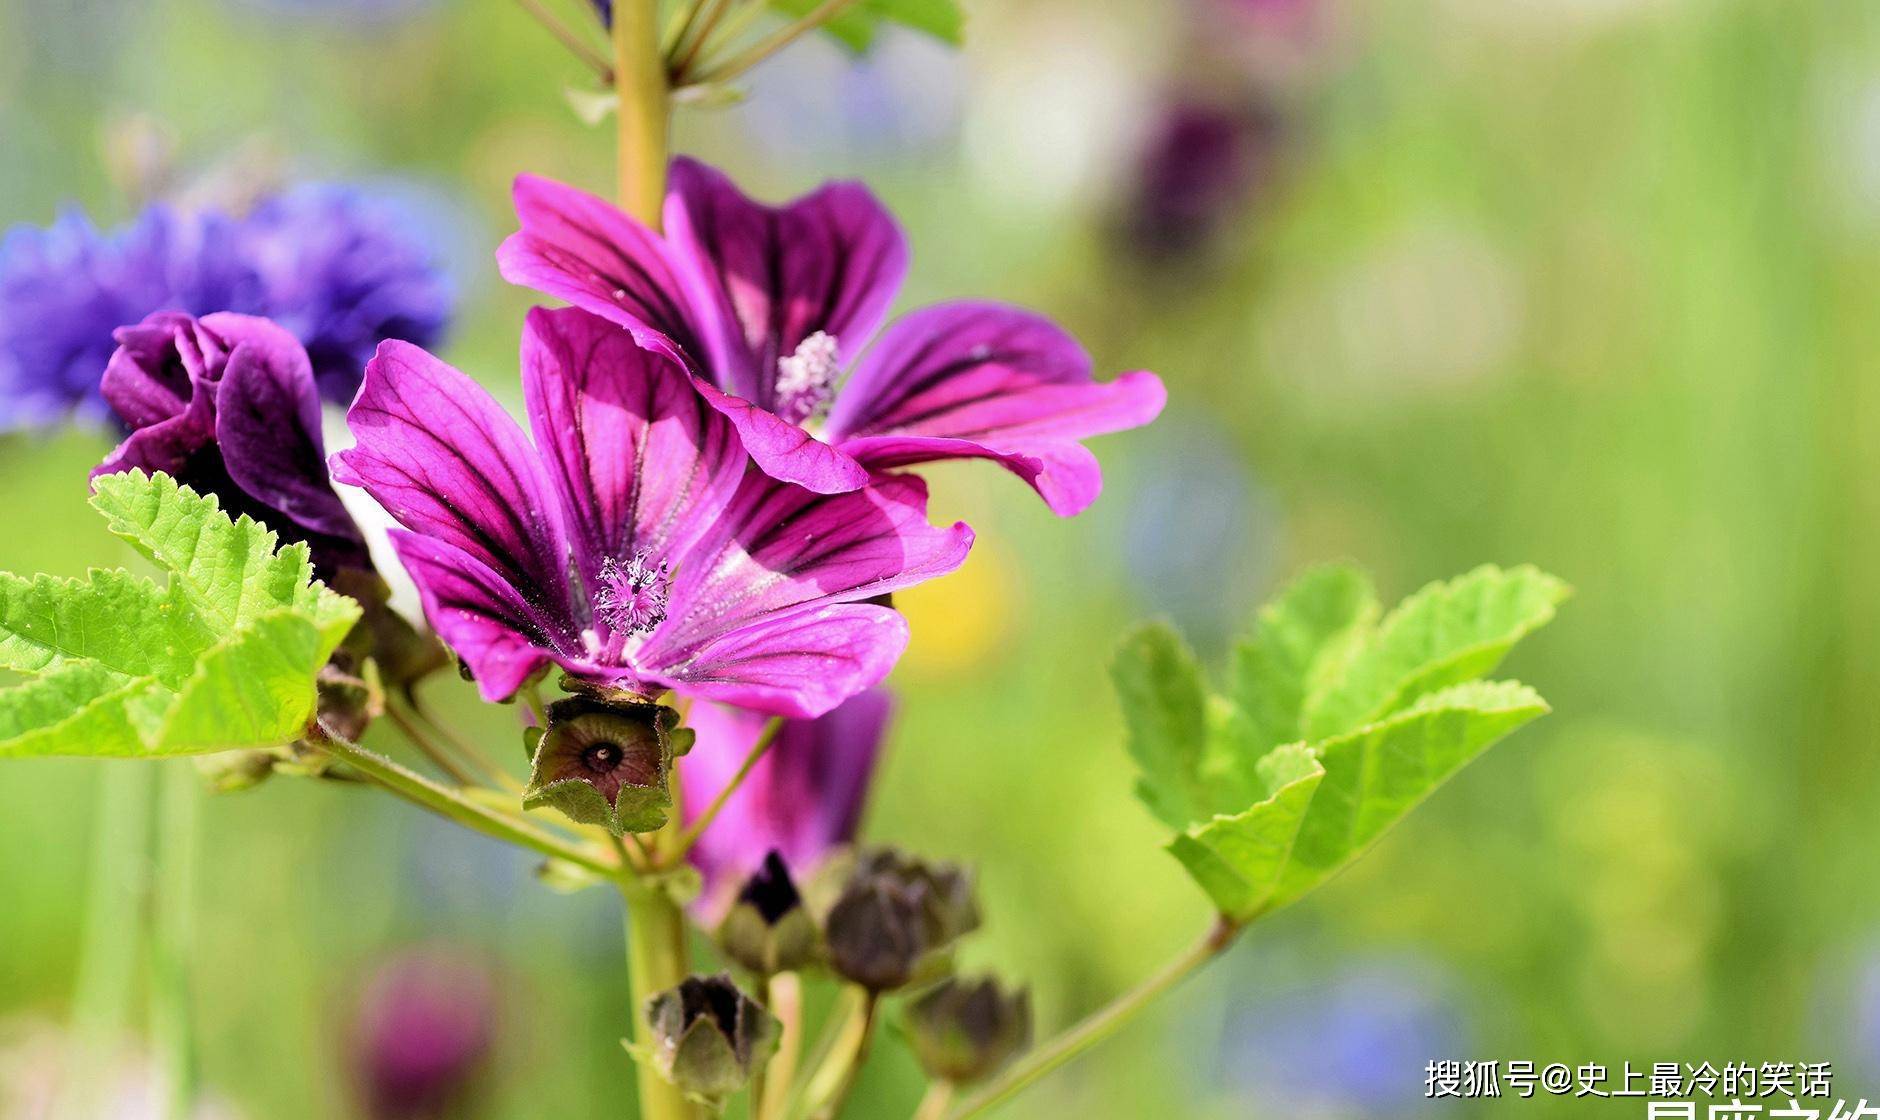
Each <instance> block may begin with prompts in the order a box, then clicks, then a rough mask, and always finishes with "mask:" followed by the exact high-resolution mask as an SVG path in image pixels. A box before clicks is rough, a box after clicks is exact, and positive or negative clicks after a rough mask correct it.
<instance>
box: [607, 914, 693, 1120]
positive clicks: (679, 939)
mask: <svg viewBox="0 0 1880 1120" xmlns="http://www.w3.org/2000/svg"><path fill="white" fill-rule="evenodd" d="M621 896H622V898H623V899H624V900H625V901H626V906H627V983H628V985H629V987H631V988H632V990H633V997H632V1000H633V1040H634V1042H636V1043H638V1044H639V1046H640V1048H641V1052H642V1053H651V1051H652V1049H653V1047H654V1046H655V1045H656V1043H655V1041H654V1039H653V1024H652V1021H651V1020H650V1019H648V1018H647V1017H646V1001H647V1000H648V999H650V998H651V997H652V996H653V995H655V994H656V993H658V992H663V991H665V990H667V989H669V988H673V987H677V986H678V984H679V982H680V981H681V980H683V979H685V975H686V969H687V965H686V945H685V916H684V915H683V914H681V913H680V912H679V907H678V904H677V903H675V902H673V900H672V895H671V894H669V893H667V891H666V890H665V888H664V887H662V886H660V885H657V884H654V885H651V886H646V887H639V886H623V887H622V888H621ZM637 1075H638V1077H639V1082H640V1116H641V1117H642V1118H643V1120H693V1118H695V1117H697V1116H698V1115H699V1110H698V1108H697V1107H696V1106H694V1105H693V1104H692V1102H690V1101H688V1100H686V1098H685V1094H684V1093H682V1092H680V1091H679V1087H678V1086H677V1085H674V1084H672V1083H671V1082H669V1081H667V1080H666V1079H665V1078H663V1077H661V1076H660V1075H659V1074H658V1073H657V1072H655V1071H654V1070H653V1068H652V1067H651V1066H650V1065H648V1064H646V1063H645V1062H642V1063H641V1064H640V1068H639V1070H638V1071H637Z"/></svg>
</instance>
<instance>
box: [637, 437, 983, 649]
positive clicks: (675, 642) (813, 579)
mask: <svg viewBox="0 0 1880 1120" xmlns="http://www.w3.org/2000/svg"><path fill="white" fill-rule="evenodd" d="M972 543H973V531H972V530H971V529H969V528H968V527H967V526H966V525H965V523H963V522H960V523H956V524H954V525H953V526H952V527H951V528H946V529H942V528H939V527H937V526H933V525H929V524H928V523H927V487H926V485H925V484H924V483H922V482H921V481H920V480H919V479H917V478H914V477H912V476H911V475H890V476H887V477H884V478H881V479H879V480H878V481H877V482H875V483H874V484H873V485H871V486H869V487H868V488H867V489H864V490H856V491H852V492H850V493H847V494H835V495H820V494H814V493H811V492H809V491H807V490H804V489H802V488H801V487H798V486H792V485H789V484H787V483H782V482H778V481H777V480H776V479H773V478H770V477H768V476H767V475H765V474H764V473H763V472H761V471H759V470H756V469H752V470H749V471H747V472H746V473H745V476H744V482H743V485H742V486H741V487H740V488H739V490H738V493H737V496H736V498H734V499H733V501H732V503H731V505H730V507H729V508H728V509H727V510H726V511H725V513H724V515H723V516H722V517H720V518H719V519H718V521H717V522H716V523H715V524H714V525H713V526H711V529H710V531H709V532H708V533H707V534H706V535H705V536H704V537H703V538H701V539H700V541H699V542H698V544H697V545H696V546H695V547H694V548H693V549H692V550H691V551H690V552H688V553H686V554H685V555H684V556H682V557H679V558H677V559H676V560H675V561H674V564H673V566H674V568H675V569H676V570H677V574H676V576H675V578H674V580H673V585H672V592H671V603H672V616H671V617H670V618H669V619H668V620H667V622H666V623H665V625H663V626H661V627H660V628H659V629H658V630H657V631H655V632H654V633H653V634H652V635H651V636H650V637H649V638H648V640H647V642H646V643H645V644H644V645H643V646H641V647H640V649H639V650H638V651H637V652H636V654H635V657H634V660H635V663H636V664H637V665H639V666H640V667H641V668H642V669H643V670H645V671H647V672H662V671H670V670H671V668H672V667H674V666H679V665H683V664H686V663H688V662H690V661H692V660H694V659H696V658H698V657H701V656H702V654H701V652H700V651H701V650H702V649H703V648H704V647H705V646H706V645H708V644H709V643H712V642H715V641H718V640H719V639H720V638H723V637H724V636H726V635H728V634H732V633H733V632H734V631H738V630H740V629H741V628H743V627H747V626H750V625H752V624H755V623H760V622H763V621H765V620H766V619H769V618H771V617H773V616H776V615H780V614H783V613H785V612H789V611H793V610H795V609H797V608H799V607H804V606H806V605H809V604H813V603H831V602H835V603H840V602H854V601H857V600H861V599H869V598H874V597H875V596H878V595H884V594H887V593H889V592H891V591H894V590H896V589H898V588H902V587H907V586H910V585H912V584H915V583H918V582H920V581H921V580H925V579H930V578H932V577H934V576H938V575H943V574H945V573H947V572H950V571H952V570H953V569H955V568H957V567H959V566H960V564H962V563H963V562H965V560H966V554H967V552H968V550H970V549H971V548H972Z"/></svg>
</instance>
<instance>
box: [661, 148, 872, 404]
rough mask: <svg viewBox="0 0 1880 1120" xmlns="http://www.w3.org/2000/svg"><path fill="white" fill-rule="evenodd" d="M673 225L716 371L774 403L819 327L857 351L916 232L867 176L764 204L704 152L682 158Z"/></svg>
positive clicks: (669, 225)
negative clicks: (710, 163)
mask: <svg viewBox="0 0 1880 1120" xmlns="http://www.w3.org/2000/svg"><path fill="white" fill-rule="evenodd" d="M665 221H666V231H667V236H668V238H669V239H670V241H671V244H672V246H673V248H674V250H676V253H677V259H678V260H679V262H680V263H681V265H682V267H685V268H688V269H690V270H692V272H693V277H692V279H693V281H694V283H695V285H697V287H695V290H699V291H701V292H702V293H704V297H705V300H707V301H709V305H710V307H711V309H712V311H713V315H712V316H711V320H710V323H709V327H710V330H709V332H708V335H707V337H706V338H705V340H704V341H705V343H706V346H707V349H708V356H709V358H710V361H711V365H712V368H713V369H714V370H715V371H717V376H715V377H714V378H713V380H714V381H715V382H716V383H717V384H718V385H719V386H721V387H723V388H725V389H727V390H729V391H731V392H733V393H736V394H737V395H738V396H741V397H744V398H745V399H747V400H749V401H751V402H752V403H754V404H756V405H758V406H759V407H761V408H765V409H771V410H774V409H775V408H776V405H777V402H776V401H775V400H774V399H773V393H772V390H773V387H774V385H775V382H776V379H777V372H778V365H777V363H778V362H779V361H780V360H782V359H784V358H787V357H789V356H790V355H791V354H792V353H793V352H794V351H795V350H796V348H797V347H798V346H799V345H800V344H801V343H802V342H803V340H804V339H806V338H808V337H809V336H810V335H812V334H814V333H816V332H817V331H821V332H823V333H825V334H828V335H830V336H832V337H834V338H835V339H836V340H837V341H838V343H839V344H840V345H841V346H842V347H844V348H846V349H847V350H848V352H850V353H855V352H858V351H859V350H860V349H861V348H862V346H864V345H865V344H866V343H867V341H868V339H870V338H871V337H873V336H874V333H875V331H876V330H877V329H878V328H879V327H880V326H881V320H882V316H884V315H885V314H887V310H888V305H889V304H890V303H892V302H893V301H894V296H895V293H896V292H897V291H898V290H899V289H900V287H901V281H902V279H903V278H905V276H906V275H907V240H906V238H905V237H904V236H903V235H902V233H901V230H900V227H899V226H897V225H896V224H895V221H894V218H893V216H892V215H890V214H889V213H888V211H887V209H886V208H885V207H883V206H882V205H881V203H880V202H879V201H878V200H877V199H876V198H875V196H874V195H873V194H871V193H869V191H868V189H867V188H866V187H864V186H862V185H861V184H860V183H853V182H843V183H830V184H827V185H825V186H823V187H821V188H820V189H818V190H816V191H814V192H812V193H810V194H807V195H804V196H803V197H802V198H799V199H796V200H795V201H793V202H790V203H787V204H785V205H783V206H774V207H773V206H766V205H764V204H762V203H759V202H757V201H755V200H753V199H751V198H749V197H747V196H746V195H745V194H744V193H743V192H741V191H739V190H738V188H737V186H736V185H735V184H733V183H732V182H731V180H730V179H729V178H727V177H726V176H725V175H724V174H723V173H721V172H719V171H717V170H714V169H713V168H710V167H707V166H706V165H704V164H702V163H699V162H697V161H695V160H689V159H678V160H675V161H673V165H672V187H671V191H670V192H669V195H668V198H667V202H666V214H665Z"/></svg>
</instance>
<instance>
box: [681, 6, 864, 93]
mask: <svg viewBox="0 0 1880 1120" xmlns="http://www.w3.org/2000/svg"><path fill="white" fill-rule="evenodd" d="M857 2H858V0H823V2H822V3H821V4H819V5H817V6H816V7H815V8H814V9H812V10H811V11H810V13H809V14H808V15H806V16H804V17H803V18H802V19H800V20H797V21H796V22H795V23H791V24H787V25H785V26H783V27H781V28H779V29H777V30H776V31H774V32H772V33H771V34H769V35H766V36H765V37H764V38H762V39H759V40H758V41H757V42H755V43H753V44H751V45H750V46H749V47H747V48H746V49H744V50H742V51H739V52H738V53H737V54H734V55H732V56H731V57H730V58H728V59H726V60H725V61H723V62H721V63H719V64H718V65H717V66H714V67H712V68H711V69H709V70H707V71H706V72H704V73H702V74H700V75H699V76H698V77H697V78H695V79H693V81H694V82H695V83H696V84H699V85H709V84H711V83H713V82H725V81H729V80H731V79H732V78H735V77H737V76H738V75H739V74H742V73H744V72H745V71H746V70H749V69H750V68H751V67H753V66H756V65H757V64H758V63H760V62H763V61H764V60H765V59H767V58H769V57H770V56H771V55H773V54H776V53H777V52H778V51H780V50H782V49H783V48H785V47H787V46H789V45H790V44H791V43H794V42H796V41H797V40H798V39H801V38H802V37H803V36H805V35H808V34H809V33H810V32H812V31H814V30H816V29H817V28H819V27H821V26H822V25H823V24H825V23H828V22H829V21H830V20H832V19H834V18H836V17H837V16H839V15H841V14H842V13H843V12H845V11H847V10H848V9H850V8H852V7H854V6H855V4H856V3H857Z"/></svg>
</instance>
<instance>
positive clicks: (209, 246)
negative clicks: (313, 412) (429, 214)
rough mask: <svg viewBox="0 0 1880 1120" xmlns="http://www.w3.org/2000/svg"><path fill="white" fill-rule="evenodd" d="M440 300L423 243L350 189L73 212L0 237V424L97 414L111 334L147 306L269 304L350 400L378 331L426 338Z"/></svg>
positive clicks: (446, 301) (327, 380)
mask: <svg viewBox="0 0 1880 1120" xmlns="http://www.w3.org/2000/svg"><path fill="white" fill-rule="evenodd" d="M450 309H451V297H450V293H449V289H448V285H447V284H446V282H445V280H444V278H443V275H442V273H441V272H440V271H439V270H438V269H437V268H436V267H435V265H434V264H433V263H432V262H431V260H430V256H429V253H428V251H427V250H426V249H425V248H423V247H422V246H421V245H420V244H419V243H418V242H417V241H416V240H414V239H413V238H412V237H411V236H410V234H409V233H408V232H407V230H406V228H405V227H404V226H403V225H401V224H400V222H399V219H398V218H397V216H396V215H395V214H394V213H393V212H392V211H391V210H389V209H388V208H387V206H386V205H385V204H384V203H382V202H380V201H378V200H376V199H374V198H372V197H370V196H368V195H366V194H365V193H363V192H361V191H358V190H355V189H352V188H348V187H341V186H332V185H324V184H316V185H312V186H303V187H297V188H294V189H292V190H290V191H288V192H286V193H285V194H282V195H280V196H277V197H274V198H271V199H268V200H264V201H263V202H262V203H261V204H260V205H259V206H257V207H256V208H255V209H254V210H253V211H252V212H250V213H249V214H248V215H247V216H246V217H244V218H233V217H230V216H227V215H224V214H220V213H216V212H213V211H193V212H185V211H180V210H174V209H171V208H169V207H166V206H155V207H152V208H150V209H148V210H146V211H144V212H143V214H141V215H140V216H139V217H138V218H137V219H136V220H135V221H133V222H131V223H130V224H129V225H127V226H124V227H123V228H121V229H118V230H115V231H112V232H110V233H104V232H101V231H99V230H98V229H97V228H96V227H95V226H93V225H92V223H91V222H90V221H89V220H88V219H87V218H86V217H85V216H84V215H83V214H82V213H79V212H78V211H75V210H74V211H68V212H66V213H65V214H63V215H61V216H60V218H59V219H58V221H56V222H55V223H53V225H51V226H50V227H48V228H45V229H40V228H37V227H34V226H24V225H22V226H16V227H14V228H13V229H12V230H10V231H9V232H8V233H7V235H6V238H5V240H4V241H0V430H6V429H16V428H21V427H28V426H33V425H39V424H46V423H51V422H55V421H58V420H60V419H63V418H64V417H65V416H67V415H68V414H70V413H71V412H73V411H74V410H76V411H77V412H79V413H80V414H81V415H89V416H94V417H101V416H103V415H104V414H105V409H104V405H103V397H102V393H101V391H100V387H99V378H100V376H101V375H102V374H103V372H104V367H105V362H106V361H107V360H108V359H109V358H110V356H111V353H112V351H113V350H114V349H115V348H116V346H117V343H116V341H115V339H114V338H113V336H112V332H113V331H115V330H116V329H117V328H119V327H122V326H127V325H130V324H134V323H137V322H140V321H142V320H143V319H144V318H145V317H146V316H148V315H150V314H152V313H153V312H157V311H182V312H186V313H188V314H192V315H206V314H209V313H211V312H217V311H238V312H242V313H244V314H250V315H259V316H264V317H268V318H273V319H275V320H277V321H278V322H280V324H281V325H282V326H284V327H286V328H287V329H288V330H290V331H291V332H293V334H294V335H295V336H296V337H298V338H299V339H300V340H301V342H302V343H303V345H305V346H306V347H307V349H308V351H309V353H310V355H311V357H312V360H313V368H314V372H315V375H316V377H317V378H318V381H319V384H320V387H321V389H322V390H323V391H324V392H325V393H326V395H327V396H329V397H330V398H332V399H335V400H346V399H349V398H350V397H351V395H352V393H353V391H354V390H355V389H357V388H358V384H359V376H360V371H361V369H363V367H364V365H365V362H366V359H367V358H369V357H370V356H371V354H372V348H373V347H374V346H376V345H377V344H378V343H379V341H380V340H382V339H385V338H404V339H407V340H410V341H414V342H417V343H419V344H421V345H423V344H430V343H431V342H434V341H435V340H436V338H437V337H438V336H439V334H440V333H441V332H442V330H443V327H444V324H445V321H446V320H447V318H448V317H449V313H450Z"/></svg>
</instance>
